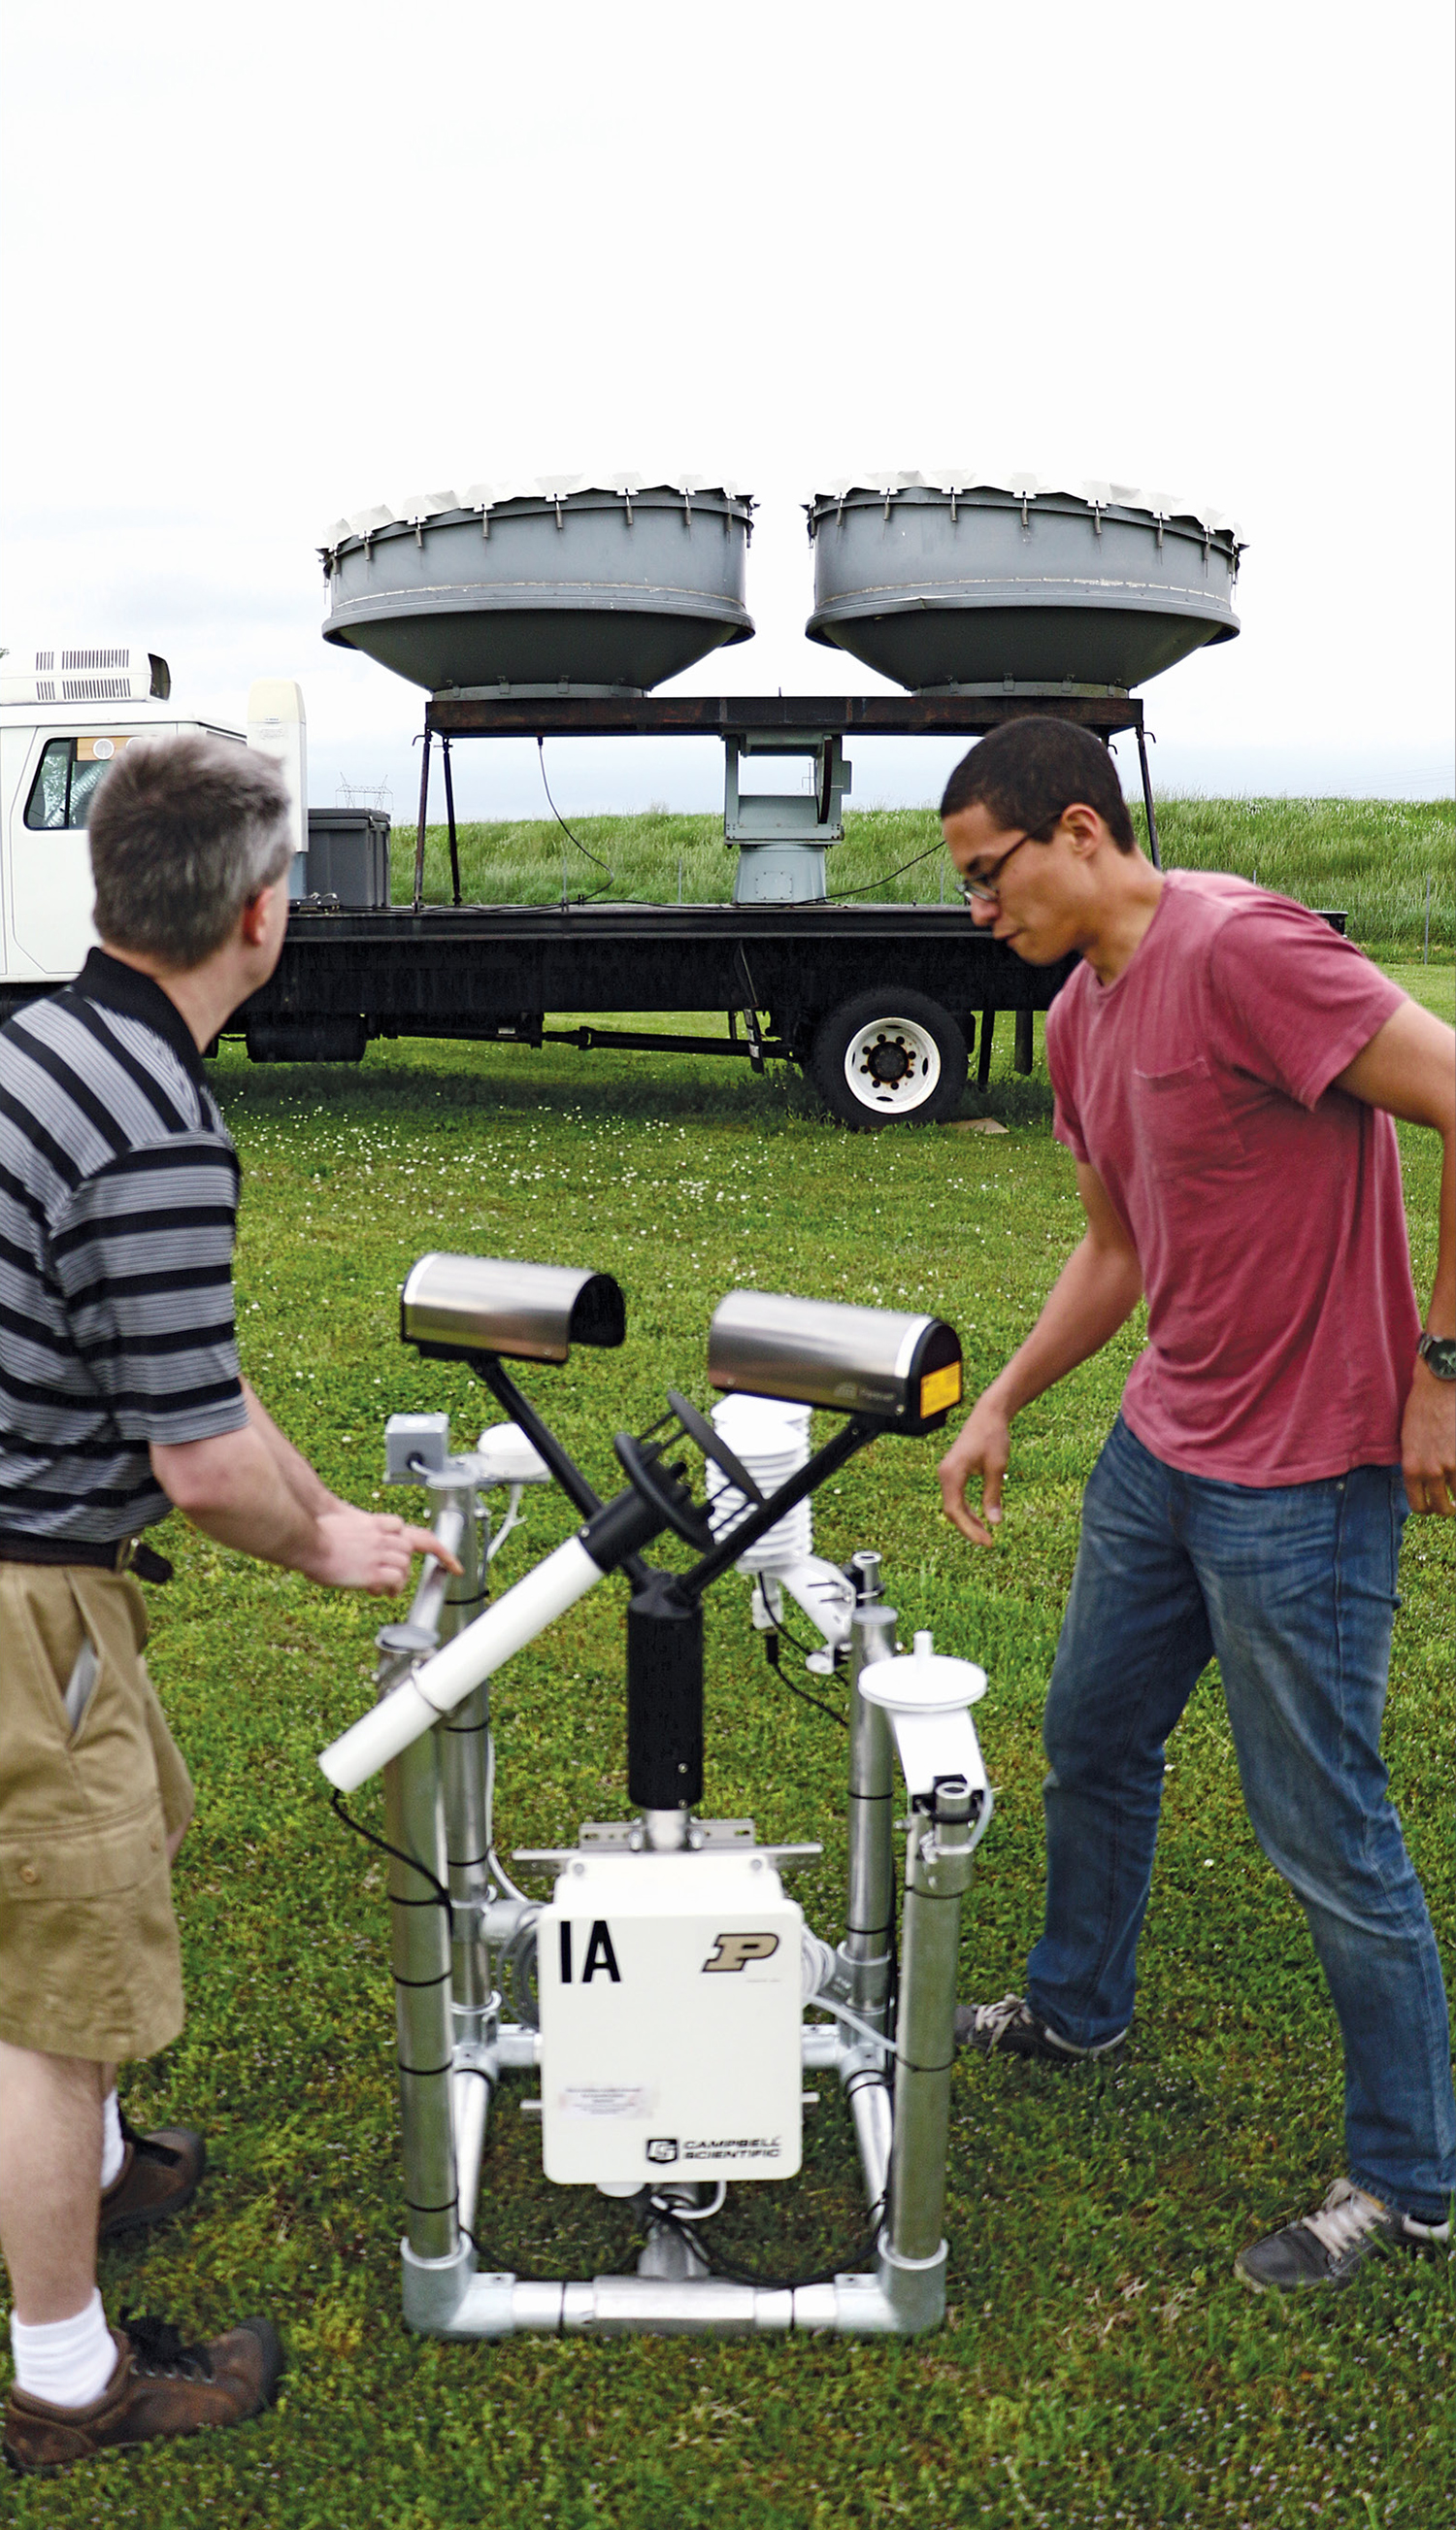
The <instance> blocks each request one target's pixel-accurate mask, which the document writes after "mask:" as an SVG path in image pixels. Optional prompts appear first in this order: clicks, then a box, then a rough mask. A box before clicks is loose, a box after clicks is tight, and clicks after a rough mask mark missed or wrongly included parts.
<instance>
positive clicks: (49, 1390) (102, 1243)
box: [0, 949, 247, 1545]
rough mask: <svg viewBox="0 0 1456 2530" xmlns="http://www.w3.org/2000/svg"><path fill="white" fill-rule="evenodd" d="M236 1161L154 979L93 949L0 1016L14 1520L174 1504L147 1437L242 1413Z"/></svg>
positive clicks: (0, 1278)
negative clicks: (50, 985)
mask: <svg viewBox="0 0 1456 2530" xmlns="http://www.w3.org/2000/svg"><path fill="white" fill-rule="evenodd" d="M238 1177H239V1172H238V1155H237V1153H236V1151H235V1150H234V1148H233V1143H232V1138H231V1136H230V1134H229V1132H228V1128H227V1127H226V1126H225V1125H224V1123H223V1120H222V1117H221V1115H220V1114H219V1112H218V1109H217V1106H216V1103H215V1101H214V1099H213V1096H212V1093H211V1091H210V1090H209V1088H208V1087H207V1083H206V1078H205V1075H204V1073H203V1070H202V1062H201V1057H200V1056H199V1054H198V1052H197V1048H196V1046H195V1044H194V1043H193V1041H192V1036H191V1032H190V1030H189V1027H188V1025H187V1023H186V1021H185V1020H184V1018H183V1017H182V1014H181V1012H180V1011H179V1010H178V1009H177V1007H176V1005H175V1004H174V1003H173V1002H171V1001H169V1000H168V998H167V995H166V994H165V993H164V992H163V991H162V988H161V986H160V985H159V984H155V983H153V982H152V980H151V978H150V976H148V975H142V974H140V973H138V972H137V970H136V968H135V967H134V966H128V965H125V964H124V963H122V961H121V960H120V959H118V958H110V957H108V956H107V955H106V952H105V951H104V950H102V949H93V950H92V951H91V954H90V956H89V958H88V959H87V960H86V963H85V964H84V966H83V967H82V968H81V973H80V975H79V976H78V977H77V979H76V982H75V983H74V984H68V985H66V986H65V988H64V989H63V990H62V991H61V992H59V993H55V994H52V995H51V996H50V998H49V999H48V1000H46V1001H42V1002H32V1003H31V1004H30V1006H29V1007H28V1009H27V1010H25V1011H23V1012H21V1013H20V1014H19V1015H18V1016H17V1017H16V1018H13V1019H11V1020H10V1021H9V1022H8V1024H7V1025H6V1026H5V1027H3V1028H0V1529H6V1530H11V1531H16V1530H19V1531H22V1532H24V1533H25V1534H26V1535H27V1536H35V1537H45V1538H50V1539H54V1540H56V1541H57V1542H65V1541H67V1540H71V1539H74V1540H76V1541H77V1542H79V1543H80V1542H81V1541H84V1542H87V1543H91V1544H97V1545H105V1544H109V1543H111V1542H112V1541H114V1540H115V1539H118V1538H123V1537H130V1536H133V1535H135V1532H136V1531H137V1530H138V1529H141V1528H144V1527H145V1526H146V1524H147V1522H148V1521H150V1520H155V1519H161V1518H163V1517H164V1516H165V1514H166V1513H167V1512H168V1510H169V1509H170V1507H171V1506H170V1505H169V1503H168V1501H167V1497H166V1495H165V1494H164V1493H163V1492H162V1490H161V1488H160V1486H159V1485H158V1484H157V1481H156V1479H155V1477H154V1476H153V1474H152V1471H151V1463H150V1459H149V1458H148V1456H147V1444H148V1443H149V1442H152V1441H159V1442H163V1443H168V1442H180V1441H204V1440H210V1439H211V1438H212V1437H213V1436H214V1434H217V1433H221V1432H235V1431H239V1430H241V1429H242V1427H243V1424H244V1423H245V1422H246V1420H247V1407H246V1403H245V1401H244V1398H243V1386H242V1379H241V1374H240V1371H239V1367H238V1346H237V1341H236V1336H235V1332H234V1324H233V1241H234V1238H235V1235H236V1228H237V1212H238Z"/></svg>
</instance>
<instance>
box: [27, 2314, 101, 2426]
mask: <svg viewBox="0 0 1456 2530" xmlns="http://www.w3.org/2000/svg"><path fill="white" fill-rule="evenodd" d="M10 2350H11V2352H12V2354H13V2355H14V2357H15V2386H16V2388H17V2389H18V2390H24V2391H26V2392H27V2394H28V2395H29V2396H30V2397H32V2398H43V2399H44V2401H45V2403H46V2405H47V2406H48V2407H89V2406H90V2404H91V2402H92V2400H93V2399H96V2398H99V2397H100V2395H101V2393H102V2391H103V2390H104V2389H105V2387H106V2385H107V2383H108V2381H109V2380H110V2379H111V2376H112V2374H113V2372H114V2371H115V2370H116V2339H115V2338H114V2337H113V2336H112V2333H111V2331H110V2329H109V2328H108V2327H107V2325H106V2313H105V2311H104V2310H103V2309H102V2307H101V2295H100V2293H99V2292H93V2293H92V2295H91V2298H90V2300H89V2301H88V2302H87V2303H86V2305H85V2307H84V2309H83V2310H79V2311H78V2312H77V2314H76V2316H75V2318H74V2319H51V2320H45V2321H43V2322H42V2323H41V2325H40V2326H39V2327H38V2328H31V2327H29V2326H27V2323H26V2321H24V2320H21V2319H16V2318H14V2317H12V2319H11V2323H10Z"/></svg>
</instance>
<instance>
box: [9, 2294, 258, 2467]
mask: <svg viewBox="0 0 1456 2530" xmlns="http://www.w3.org/2000/svg"><path fill="white" fill-rule="evenodd" d="M111 2333H112V2336H113V2337H114V2338H115V2339H116V2349H117V2362H116V2370H115V2371H114V2372H113V2374H112V2376H111V2379H110V2380H109V2382H108V2383H107V2385H106V2388H105V2389H104V2390H103V2391H102V2393H101V2395H100V2397H99V2398H93V2399H92V2401H91V2403H90V2405H89V2406H88V2407H52V2406H50V2405H48V2404H47V2402H46V2400H45V2399H44V2398H31V2397H29V2396H27V2393H26V2392H25V2391H24V2390H12V2391H11V2393H10V2397H9V2400H8V2402H7V2405H6V2409H5V2442H4V2450H5V2457H6V2459H7V2460H8V2462H9V2464H10V2466H11V2467H12V2468H13V2469H14V2470H16V2472H17V2473H18V2475H20V2476H22V2477H54V2476H56V2474H57V2473H58V2471H60V2470H61V2469H63V2468H71V2467H73V2466H74V2465H75V2463H76V2461H77V2460H79V2459H93V2458H95V2456H96V2455H97V2453H98V2452H101V2451H108V2450H122V2449H124V2448H126V2447H127V2445H128V2444H130V2443H145V2442H152V2441H154V2440H155V2439H156V2438H157V2437H158V2436H159V2435H162V2434H195V2433H200V2432H201V2431H202V2430H203V2428H204V2427H205V2426H208V2425H238V2424H242V2422H243V2418H244V2417H246V2416H256V2415H258V2414H260V2413H261V2411H262V2409H263V2408H264V2407H268V2406H271V2405H272V2403H273V2400H274V2397H275V2396H276V2394H277V2392H278V2384H279V2380H280V2378H281V2377H282V2373H283V2368H284V2355H283V2347H282V2346H281V2345H280V2343H279V2341H278V2336H277V2332H276V2331H275V2329H274V2328H273V2326H272V2324H271V2322H269V2321H268V2320H266V2319H243V2320H240V2321H239V2323H238V2326H237V2327H236V2328H230V2329H229V2331H228V2333H227V2335H226V2336H225V2337H215V2338H213V2339H212V2341H211V2343H210V2344H208V2345H184V2343H183V2341H182V2338H181V2337H180V2336H179V2335H178V2332H177V2330H176V2329H175V2328H172V2327H170V2326H169V2325H168V2323H167V2321H166V2320H165V2319H146V2318H137V2319H128V2320H126V2321H124V2323H123V2325H122V2326H121V2327H120V2328H114V2329H113V2330H112V2332H111Z"/></svg>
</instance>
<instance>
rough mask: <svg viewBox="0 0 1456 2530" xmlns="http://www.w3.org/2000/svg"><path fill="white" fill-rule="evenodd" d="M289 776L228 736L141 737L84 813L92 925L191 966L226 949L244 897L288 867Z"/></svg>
mask: <svg viewBox="0 0 1456 2530" xmlns="http://www.w3.org/2000/svg"><path fill="white" fill-rule="evenodd" d="M288 813H289V793H288V785H287V784H286V782H285V781H284V778H283V775H282V774H281V773H280V771H279V769H278V767H277V765H276V764H275V763H274V762H273V760H272V758H271V757H270V756H266V755H262V754H259V753H258V752H256V751H255V750H254V749H252V748H250V747H246V746H239V745H237V744H235V743H232V742H231V741H229V740H227V739H222V738H200V737H199V738H173V739H163V740H156V739H153V740H150V741H145V742H143V741H141V740H137V739H134V740H133V741H132V743H131V745H130V746H127V747H125V748H124V749H123V750H122V752H121V754H120V755H118V757H117V759H116V761H115V763H114V764H113V765H112V767H111V770H110V772H109V773H108V774H107V775H106V777H105V780H104V781H103V782H102V783H101V785H100V787H99V788H98V790H97V793H96V799H95V805H94V806H93V808H92V810H91V814H90V820H89V828H88V832H89V840H90V847H91V874H92V876H93V878H94V879H95V882H96V915H95V920H96V929H97V930H98V931H99V932H100V934H101V937H102V939H103V940H105V941H110V942H111V943H112V945H113V946H114V947H115V948H117V949H131V950H134V951H136V952H137V953H139V954H140V955H141V956H143V957H149V958H158V959H160V960H161V961H162V962H163V963H164V964H166V965H169V966H174V967H176V968H177V969H178V970H179V971H184V970H186V969H187V968H188V967H189V966H200V965H201V964H202V963H203V962H204V961H205V960H206V959H208V958H210V957H211V956H212V953H213V951H214V950H215V949H220V948H221V947H222V945H223V942H224V941H225V940H226V939H227V937H228V934H229V932H230V931H231V930H232V928H233V925H234V923H235V922H236V921H237V919H238V916H239V914H240V913H241V912H242V910H243V907H244V905H246V904H247V902H248V900H249V898H251V897H254V896H256V895H257V894H258V893H259V891H260V890H261V889H262V888H265V887H272V886H273V884H274V882H275V881H276V880H277V879H280V878H282V876H283V873H284V871H285V870H286V868H287V867H288V864H289V860H290V858H291V855H292V851H293V846H292V843H291V840H290V837H289V833H288V829H287V824H286V822H285V821H286V820H287V817H288Z"/></svg>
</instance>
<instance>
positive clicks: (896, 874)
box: [827, 844, 944, 905]
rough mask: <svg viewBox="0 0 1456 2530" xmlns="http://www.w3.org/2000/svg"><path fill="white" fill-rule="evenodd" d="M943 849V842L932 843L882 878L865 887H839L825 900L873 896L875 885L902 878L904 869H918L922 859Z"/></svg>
mask: <svg viewBox="0 0 1456 2530" xmlns="http://www.w3.org/2000/svg"><path fill="white" fill-rule="evenodd" d="M943 851H944V845H943V844H932V845H931V847H930V849H929V851H928V852H924V853H916V855H915V858H914V859H913V860H912V861H901V863H900V865H899V868H898V869H892V870H887V871H886V873H885V875H884V877H883V878H872V879H871V880H870V882H869V884H868V886H866V887H845V888H840V889H839V890H837V891H836V894H835V895H834V896H832V897H830V898H829V899H828V900H827V902H828V903H829V904H831V905H847V904H848V902H849V900H850V898H851V897H852V896H873V895H874V893H875V890H876V888H877V887H889V885H890V880H891V879H892V878H903V877H904V875H905V872H906V870H912V869H919V867H920V864H921V862H922V861H928V860H933V859H934V858H935V855H936V853H939V852H943Z"/></svg>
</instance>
